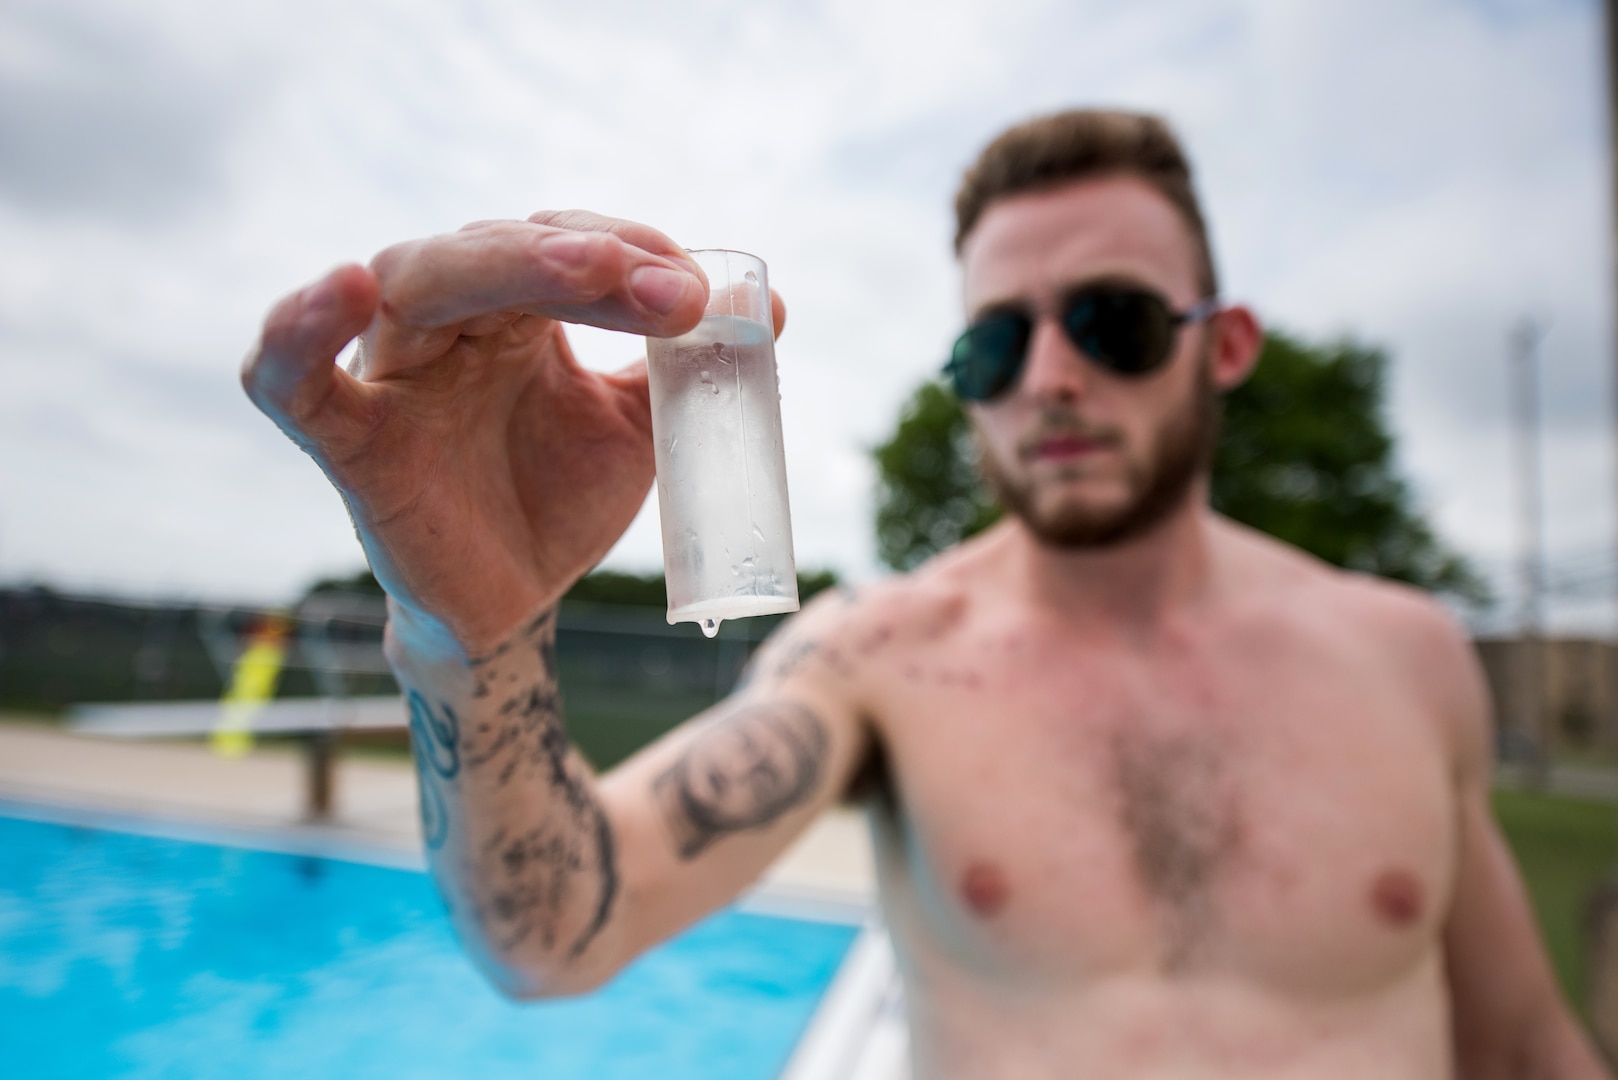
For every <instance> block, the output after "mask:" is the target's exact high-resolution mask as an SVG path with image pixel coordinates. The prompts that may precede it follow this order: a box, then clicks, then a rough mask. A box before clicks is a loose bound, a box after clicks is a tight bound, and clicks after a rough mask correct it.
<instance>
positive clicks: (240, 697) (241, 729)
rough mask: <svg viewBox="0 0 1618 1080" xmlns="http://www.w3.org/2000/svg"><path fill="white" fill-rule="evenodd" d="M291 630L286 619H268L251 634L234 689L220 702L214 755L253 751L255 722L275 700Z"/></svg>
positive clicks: (211, 741) (211, 737)
mask: <svg viewBox="0 0 1618 1080" xmlns="http://www.w3.org/2000/svg"><path fill="white" fill-rule="evenodd" d="M290 630H291V622H290V620H288V619H287V618H286V617H285V616H282V615H266V616H264V617H263V618H262V619H260V620H259V622H258V623H257V625H255V626H254V627H253V629H252V631H251V632H250V633H249V634H248V638H247V647H246V648H245V649H243V650H242V654H241V655H240V656H239V657H237V658H236V664H235V666H234V667H233V668H232V669H231V675H230V685H229V686H228V687H226V688H225V696H224V697H223V698H221V699H220V704H221V705H222V706H223V708H222V709H221V711H220V717H219V723H218V724H217V725H216V726H215V727H214V729H213V732H212V733H211V734H210V735H209V736H208V744H209V745H210V746H212V747H213V750H214V753H216V754H218V755H220V756H221V757H229V758H236V757H242V756H243V755H245V754H246V753H247V752H248V751H249V750H251V749H253V718H254V717H255V716H256V715H257V714H258V712H259V710H260V709H262V708H263V707H264V703H265V702H267V701H270V700H271V699H272V698H274V697H275V687H276V684H277V683H279V682H280V681H281V667H282V665H283V664H284V663H285V661H286V652H287V637H288V634H289V632H290Z"/></svg>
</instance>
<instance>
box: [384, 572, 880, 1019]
mask: <svg viewBox="0 0 1618 1080" xmlns="http://www.w3.org/2000/svg"><path fill="white" fill-rule="evenodd" d="M842 603H843V602H842V601H840V600H829V601H825V602H822V603H820V604H817V605H815V606H814V608H813V609H811V610H809V611H806V612H805V613H804V615H803V616H800V619H799V620H797V621H796V624H795V625H792V626H791V627H790V632H789V633H788V634H787V635H784V638H785V640H781V641H772V642H770V643H768V644H767V645H766V646H765V647H764V648H763V649H762V650H761V654H760V656H759V657H758V658H757V659H756V661H755V667H757V668H761V669H763V675H762V676H761V677H759V678H756V679H754V680H753V681H752V683H751V684H750V685H749V686H748V687H747V688H746V689H745V690H742V691H739V692H738V693H737V694H735V695H733V696H732V697H731V698H729V699H727V700H726V701H724V702H721V703H720V704H719V705H717V706H715V707H714V708H713V709H711V710H709V711H708V712H706V713H704V714H702V715H701V716H699V717H696V718H694V719H693V720H691V721H688V722H687V723H686V724H684V725H681V727H679V728H677V729H676V730H675V731H673V732H671V733H670V734H669V735H668V736H666V737H664V738H663V739H661V740H659V741H658V742H656V743H654V744H653V745H652V746H650V747H648V748H647V749H646V750H643V751H642V752H641V753H639V754H637V755H636V756H634V757H633V758H631V759H630V760H629V761H627V762H625V763H624V764H623V765H622V766H620V767H619V768H618V769H616V770H614V771H613V772H612V773H610V774H608V775H607V776H605V777H601V778H597V777H595V776H594V775H592V773H591V771H590V769H589V768H588V766H587V765H586V764H585V762H584V760H583V759H582V758H581V757H580V755H579V754H578V752H577V751H576V750H574V749H572V748H571V746H570V745H569V742H568V738H567V734H566V730H565V727H564V723H563V717H562V711H561V706H560V693H559V687H558V685H557V678H556V665H555V649H554V644H555V632H556V626H555V619H554V617H553V615H552V613H551V612H549V611H547V612H545V613H542V614H539V615H537V616H535V617H534V618H532V619H531V620H529V621H528V622H527V623H526V624H525V625H524V626H523V627H522V628H521V629H520V630H519V631H518V632H517V633H515V634H514V635H512V636H511V637H510V638H509V639H508V640H507V641H506V642H504V643H503V644H501V645H500V646H499V647H497V648H495V649H494V650H492V651H491V652H489V653H488V654H487V655H485V656H481V657H476V658H469V657H462V656H457V655H456V654H455V652H454V650H453V649H446V648H445V647H444V643H443V642H442V641H435V640H434V638H433V637H432V634H431V633H430V631H427V628H421V627H416V626H413V625H412V623H411V621H410V616H409V615H408V613H407V612H404V611H402V610H399V609H398V608H397V606H396V608H395V612H394V618H393V620H392V621H391V623H390V630H389V641H388V651H389V659H390V660H391V661H392V663H393V664H394V666H395V670H396V671H397V673H398V675H399V679H400V682H401V685H402V687H403V689H404V691H405V695H406V698H407V701H408V704H409V709H410V725H411V736H412V746H413V748H414V753H415V757H416V765H417V771H418V772H419V774H420V777H421V815H422V830H423V833H424V836H425V840H426V845H427V851H428V860H429V864H430V866H431V868H432V872H433V876H434V878H435V880H436V882H437V884H438V887H439V891H440V893H441V894H442V895H443V897H444V899H445V902H446V904H447V905H448V907H449V909H450V913H451V916H452V918H453V920H454V922H455V925H456V928H457V931H458V933H459V935H460V937H461V939H462V942H463V944H464V945H465V946H466V947H467V948H468V950H469V952H471V953H472V955H473V956H474V957H475V958H476V959H477V961H478V962H479V965H480V966H481V967H482V968H483V969H484V971H485V972H486V973H487V974H488V976H489V977H490V978H491V980H493V981H494V982H495V984H496V985H498V986H499V987H500V988H501V989H502V990H503V991H504V992H506V993H507V994H510V995H512V996H514V997H524V998H526V997H537V996H550V995H556V994H568V993H576V992H579V991H583V990H588V989H590V988H592V987H595V986H598V985H600V984H601V983H602V982H604V981H605V980H606V979H607V978H609V977H610V976H611V975H612V974H613V973H614V972H616V971H617V970H618V969H619V968H620V967H622V966H623V964H625V963H627V962H628V961H629V960H631V959H633V958H634V957H635V956H636V955H638V954H639V953H640V952H641V951H642V950H644V949H645V948H647V947H648V946H650V945H652V944H655V943H656V942H658V941H660V940H662V939H664V938H666V937H668V936H669V935H671V934H673V933H675V932H677V931H678V930H680V929H681V928H682V927H684V926H686V925H688V924H690V923H691V922H693V921H695V920H696V919H698V918H700V917H701V916H703V915H705V914H707V913H708V912H710V911H712V910H714V909H715V908H716V907H718V906H720V905H721V904H723V903H725V902H727V901H728V900H730V899H731V898H733V897H734V896H735V895H736V894H737V893H738V892H739V891H740V890H741V889H743V888H745V887H746V886H747V885H748V884H749V883H750V882H752V881H753V880H754V879H756V878H757V877H758V875H759V874H760V873H762V871H763V870H764V869H765V868H766V867H767V866H768V865H769V863H770V862H771V861H773V859H774V858H775V857H776V856H777V855H779V854H780V852H781V851H782V850H783V849H784V848H785V847H786V846H787V845H788V844H789V843H790V842H791V841H792V840H793V839H794V838H795V837H796V836H798V835H799V834H800V833H801V832H802V830H803V829H804V828H805V827H806V826H807V825H808V824H809V823H810V822H811V821H812V820H813V819H814V817H815V816H816V815H817V814H818V813H819V812H820V811H821V810H822V809H824V808H825V807H826V806H827V805H828V804H830V803H831V802H833V801H834V800H835V799H836V798H837V797H838V796H839V794H841V792H842V791H843V790H844V789H845V788H846V786H847V783H848V780H849V777H850V776H851V775H852V774H853V771H854V769H855V767H856V766H857V764H858V762H859V760H860V759H861V758H862V756H863V755H864V753H865V749H866V739H867V736H866V734H865V733H864V731H863V728H862V725H861V722H860V720H859V717H858V713H857V711H856V710H855V709H854V708H852V707H851V705H850V699H849V695H848V694H847V693H846V692H845V689H846V687H845V686H844V685H842V684H841V683H840V682H839V681H837V680H829V679H827V678H826V677H825V676H826V672H825V671H824V670H822V671H819V672H818V673H817V671H815V670H813V669H810V670H804V669H802V668H801V666H800V665H795V664H790V663H782V662H781V659H780V658H781V657H782V656H784V655H792V654H795V653H797V652H800V651H801V649H802V647H803V642H804V641H805V640H807V639H808V638H809V637H810V636H812V635H814V634H816V633H817V632H820V631H823V630H824V628H826V627H828V626H830V625H831V624H833V623H835V621H836V620H837V618H838V614H837V609H838V608H839V607H840V606H841V605H842ZM423 631H427V632H423Z"/></svg>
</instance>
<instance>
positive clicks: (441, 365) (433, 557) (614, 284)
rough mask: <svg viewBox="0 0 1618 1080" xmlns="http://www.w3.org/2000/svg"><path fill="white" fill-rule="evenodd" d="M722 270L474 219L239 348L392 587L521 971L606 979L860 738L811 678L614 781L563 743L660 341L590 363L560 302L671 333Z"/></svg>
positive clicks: (564, 233)
mask: <svg viewBox="0 0 1618 1080" xmlns="http://www.w3.org/2000/svg"><path fill="white" fill-rule="evenodd" d="M706 293H707V287H706V284H705V283H704V279H703V278H702V275H701V271H700V269H699V268H698V267H697V266H696V265H695V264H694V263H692V262H691V260H690V257H689V256H688V255H687V254H686V253H685V252H684V251H683V249H681V248H680V247H679V246H678V245H677V244H675V243H674V242H673V241H672V240H671V239H670V238H669V237H667V236H665V235H663V234H662V233H659V232H657V231H656V230H654V229H650V228H648V227H647V226H644V225H639V224H636V223H634V222H627V221H620V220H615V219H611V218H603V217H600V216H598V215H594V214H589V213H585V212H582V211H562V212H545V213H540V214H536V215H534V216H533V217H532V218H530V219H529V220H527V221H494V222H479V223H476V224H474V225H470V226H467V227H466V228H465V229H462V230H461V231H459V232H457V233H453V234H449V235H446V236H438V237H431V238H428V239H426V240H420V241H412V242H407V243H404V244H398V245H395V246H394V247H391V248H388V249H387V250H385V251H383V252H381V253H380V254H379V255H377V256H376V257H375V258H374V259H373V260H372V261H371V264H370V265H369V267H359V266H346V267H341V268H339V269H338V270H335V271H333V272H332V273H331V274H328V275H327V276H326V278H325V279H323V280H322V281H320V282H318V283H316V284H315V285H313V286H311V287H309V288H306V289H303V290H301V291H299V292H297V293H294V294H292V295H291V296H288V297H287V298H285V299H284V300H283V301H282V302H281V303H279V304H277V305H276V307H275V308H274V310H272V311H271V313H270V315H269V317H268V318H267V319H266V321H265V325H264V331H263V334H262V335H261V337H260V340H259V343H258V347H257V348H256V349H255V350H254V351H253V352H252V354H251V355H250V356H249V357H248V359H247V362H246V364H245V365H244V366H243V370H242V383H243V386H244V388H245V389H246V391H247V393H248V395H249V397H251V398H252V400H253V401H254V403H255V404H257V405H258V406H259V407H260V408H261V409H262V410H263V411H264V412H265V413H266V414H268V415H269V416H270V417H271V419H273V420H274V421H275V422H276V424H277V425H278V426H280V427H281V429H282V430H283V431H285V432H286V433H287V435H288V436H290V437H291V438H292V440H293V441H294V442H295V443H296V444H297V445H298V446H299V447H301V448H302V449H303V450H305V451H306V452H307V453H308V454H309V455H310V456H311V457H312V458H314V460H315V462H316V463H317V464H318V465H319V466H320V468H321V469H322V470H323V471H324V472H325V473H326V475H327V477H328V478H330V480H331V481H332V483H333V485H334V486H335V487H336V488H337V489H338V490H339V491H340V492H341V494H342V497H343V501H344V503H345V504H346V506H347V508H348V510H349V513H350V516H351V517H352V518H353V521H354V527H355V531H356V533H357V534H358V536H359V539H360V543H361V544H362V546H363V547H364V549H365V553H366V557H367V559H368V560H369V562H370V564H371V568H372V570H373V571H374V572H375V573H376V576H377V579H378V580H379V581H380V582H381V583H382V585H383V587H384V588H385V589H386V590H387V592H388V596H389V604H390V622H389V629H388V639H387V645H386V648H387V651H388V656H389V659H390V661H391V662H392V664H393V666H394V668H395V671H396V672H397V674H398V676H399V680H400V683H401V685H402V687H403V689H404V691H405V695H406V697H407V699H408V702H409V709H410V724H411V728H412V731H413V734H414V747H415V753H416V755H417V760H418V763H419V765H420V771H421V775H422V790H421V795H422V818H423V824H424V827H425V831H426V837H427V841H428V845H429V856H430V861H431V863H432V867H433V873H434V875H435V877H436V878H437V880H438V882H439V884H440V886H441V888H442V891H443V893H444V896H445V899H446V900H447V901H448V902H449V904H450V907H451V909H452V913H453V917H454V919H455V921H456V923H457V925H458V926H459V928H460V929H461V931H462V934H463V937H464V939H465V941H466V943H467V945H468V947H469V948H470V949H471V951H472V952H473V953H474V955H476V956H477V957H478V958H479V959H480V960H481V961H482V962H483V963H484V966H485V967H487V968H488V969H489V971H490V973H491V974H492V975H493V977H494V978H495V980H496V982H497V983H499V984H500V985H501V986H503V987H504V988H506V989H507V990H508V991H510V992H511V993H514V994H518V995H532V994H540V993H560V992H568V991H571V990H578V989H583V988H585V987H588V986H591V985H594V984H595V983H598V982H600V981H601V980H603V979H605V978H606V977H607V976H608V975H609V974H610V973H611V972H612V971H614V970H615V969H616V968H617V967H618V966H619V965H621V964H622V963H623V962H624V961H625V960H626V959H628V958H629V957H630V956H633V955H634V954H635V953H636V952H638V951H639V949H641V948H643V947H645V946H646V945H647V944H650V943H651V942H653V941H656V940H658V939H659V938H660V937H662V936H666V935H667V934H668V933H671V932H673V930H675V929H678V927H679V926H681V925H684V923H686V922H689V921H691V920H692V919H694V918H696V917H697V916H698V915H700V914H701V913H702V912H703V911H705V910H708V909H709V908H711V907H713V906H716V905H717V904H718V903H720V902H722V901H723V900H724V899H726V898H727V897H728V896H729V895H731V894H733V893H734V891H735V890H736V889H739V888H740V887H741V886H742V885H743V884H745V883H746V882H747V881H748V880H751V878H752V876H754V875H755V874H757V873H758V872H759V871H760V870H761V869H762V868H763V866H764V865H765V864H766V863H767V862H768V860H769V858H771V857H772V856H773V854H774V853H775V852H778V851H779V850H780V848H781V847H782V846H784V845H785V843H786V842H787V841H789V840H790V839H791V837H792V836H793V835H795V832H796V830H799V829H801V828H802V827H803V825H804V824H805V823H806V822H807V820H808V818H809V817H810V816H811V815H812V813H813V810H814V808H816V807H817V806H819V805H824V803H825V802H826V801H829V800H830V799H831V798H833V797H834V795H835V790H836V787H837V783H838V780H837V778H838V776H839V775H840V774H841V773H842V772H844V771H846V769H847V762H848V761H850V760H852V758H853V756H854V755H855V753H856V750H857V743H858V736H857V734H856V727H855V725H854V724H853V723H852V721H851V719H850V715H851V714H850V713H849V712H848V711H847V710H846V709H842V708H841V706H839V705H838V704H837V702H836V700H834V699H835V695H826V700H824V701H822V700H820V699H819V698H817V696H816V695H817V691H815V690H814V689H813V688H808V689H800V688H797V687H794V686H782V687H777V688H776V690H774V691H768V692H766V691H750V692H749V694H750V695H751V696H749V695H744V696H743V697H742V698H739V699H736V700H733V701H731V702H727V703H725V704H724V705H722V706H720V707H718V708H717V709H715V710H713V711H712V712H711V714H709V715H707V716H706V717H705V718H704V719H701V720H699V721H697V722H696V723H694V724H692V725H688V726H686V727H684V728H682V729H680V730H679V731H677V732H676V733H674V734H672V735H671V736H670V737H669V738H667V739H664V740H661V741H659V743H657V744H656V745H655V746H654V747H652V748H650V749H649V750H647V751H646V752H644V753H643V754H641V755H639V756H638V757H637V758H636V759H635V761H634V762H633V763H631V764H630V765H629V766H626V767H625V768H624V769H621V770H618V771H617V772H616V773H615V774H614V776H613V777H612V778H611V779H610V780H604V781H601V782H597V781H596V779H595V778H594V777H592V776H591V774H590V771H589V769H588V768H586V766H585V764H584V762H583V760H582V758H580V757H579V756H578V754H577V753H575V752H574V751H573V750H571V749H570V748H569V746H568V742H567V739H566V735H565V732H564V730H563V725H562V719H561V714H560V711H559V708H558V701H559V697H558V688H557V685H556V672H555V665H554V663H553V655H554V651H553V643H554V633H555V626H554V623H553V621H552V617H551V615H549V614H548V613H547V612H548V611H549V610H550V609H552V608H554V607H555V605H556V604H557V602H558V600H559V599H560V597H561V596H562V594H563V593H564V592H566V590H567V588H568V586H569V585H570V584H571V583H572V582H573V581H575V580H577V579H578V578H579V577H580V576H582V575H583V574H584V573H585V572H587V571H588V570H589V569H590V568H591V567H592V566H594V565H596V564H597V563H598V562H600V560H601V558H602V557H603V556H604V555H605V554H606V553H607V551H608V550H609V549H610V548H611V547H612V545H613V543H614V542H615V541H616V540H617V539H618V537H619V536H620V535H622V533H623V531H624V529H625V528H627V527H628V525H629V523H630V521H631V520H633V518H634V516H635V514H636V512H637V511H638V510H639V509H640V506H641V504H642V503H643V502H644V500H645V497H646V492H647V490H648V489H649V488H650V486H651V484H652V479H653V475H652V474H653V460H652V459H653V454H652V440H651V423H650V421H651V410H650V405H649V401H648V394H647V381H646V371H645V367H644V365H632V366H631V367H629V368H627V369H625V370H623V371H621V372H617V373H614V374H603V373H598V372H593V371H589V370H586V369H584V368H582V367H581V366H580V365H579V364H578V362H577V361H576V360H575V358H574V357H573V354H572V352H571V350H570V349H569V347H568V343H567V339H566V336H565V334H564V333H563V331H562V326H561V321H568V322H584V323H590V324H592V325H596V326H601V327H605V328H607V329H612V330H620V331H624V332H628V333H635V334H646V335H652V336H661V337H668V336H671V335H674V334H679V333H683V332H685V331H687V330H689V329H691V327H692V326H694V325H696V323H697V321H698V320H699V319H700V317H701V314H702V310H703V306H704V303H705V299H706ZM773 299H774V301H775V304H774V306H775V325H776V328H777V330H778V331H779V329H780V327H781V325H782V319H783V317H784V310H783V309H782V307H781V305H780V302H779V298H773ZM356 335H358V336H359V347H358V350H357V351H356V354H355V359H354V362H353V365H352V368H351V369H350V370H344V369H343V368H341V367H339V366H337V364H336V363H335V359H336V357H337V355H338V354H339V352H340V350H342V349H343V347H344V346H345V345H346V344H347V343H348V342H349V341H350V340H352V339H354V338H355V336H356ZM795 695H796V696H795Z"/></svg>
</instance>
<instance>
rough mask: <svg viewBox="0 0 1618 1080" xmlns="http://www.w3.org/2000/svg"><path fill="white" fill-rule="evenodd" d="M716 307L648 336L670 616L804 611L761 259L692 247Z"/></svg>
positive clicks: (713, 626)
mask: <svg viewBox="0 0 1618 1080" xmlns="http://www.w3.org/2000/svg"><path fill="white" fill-rule="evenodd" d="M688 254H690V256H691V257H692V258H693V259H694V260H696V262H697V264H698V265H699V266H701V267H702V272H703V273H704V274H706V275H707V277H708V307H707V310H706V311H705V312H704V313H703V317H702V322H700V323H699V324H697V327H696V329H694V330H692V331H691V332H690V333H689V334H684V335H682V336H680V337H675V338H647V339H646V345H647V349H646V364H647V374H648V378H649V379H650V382H651V395H652V438H653V440H654V442H655V445H656V453H657V501H658V508H659V510H660V512H661V514H662V524H663V572H664V577H665V579H666V581H667V584H668V599H669V611H668V619H669V622H670V623H678V622H694V623H696V624H697V625H699V626H700V627H701V628H702V632H703V633H704V634H706V635H708V636H709V637H713V636H714V635H715V634H717V633H718V632H719V624H720V623H721V622H722V621H724V620H725V619H740V618H745V617H747V616H750V615H773V614H777V613H780V612H785V611H797V610H798V575H797V567H796V564H795V563H794V561H793V557H792V518H791V514H790V512H789V510H788V508H787V473H786V458H785V455H784V454H783V451H782V446H781V391H780V386H779V384H778V382H777V381H776V374H775V327H774V325H773V318H772V313H771V310H770V285H769V280H768V279H767V278H766V276H765V271H764V262H763V260H761V259H758V258H755V257H754V256H752V255H748V254H746V253H744V252H740V251H723V250H702V251H692V252H689V253H688Z"/></svg>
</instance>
